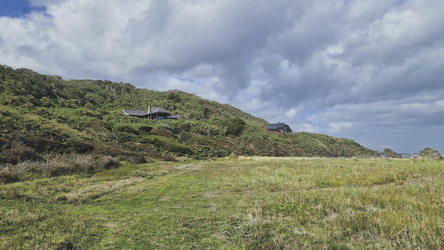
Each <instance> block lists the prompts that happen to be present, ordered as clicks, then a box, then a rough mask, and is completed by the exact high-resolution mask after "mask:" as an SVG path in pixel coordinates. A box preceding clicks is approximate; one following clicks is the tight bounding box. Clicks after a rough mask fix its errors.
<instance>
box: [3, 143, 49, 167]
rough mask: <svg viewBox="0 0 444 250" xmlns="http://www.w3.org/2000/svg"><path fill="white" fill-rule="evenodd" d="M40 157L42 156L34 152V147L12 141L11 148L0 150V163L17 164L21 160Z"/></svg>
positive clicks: (32, 159)
mask: <svg viewBox="0 0 444 250" xmlns="http://www.w3.org/2000/svg"><path fill="white" fill-rule="evenodd" d="M42 159H43V158H42V156H41V155H39V154H38V153H36V152H35V151H34V149H32V148H30V147H27V146H24V145H22V144H20V143H13V144H12V145H11V148H9V149H5V150H2V151H1V152H0V164H4V163H12V164H17V163H19V162H23V161H40V160H42Z"/></svg>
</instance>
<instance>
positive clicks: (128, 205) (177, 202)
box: [0, 157, 444, 249]
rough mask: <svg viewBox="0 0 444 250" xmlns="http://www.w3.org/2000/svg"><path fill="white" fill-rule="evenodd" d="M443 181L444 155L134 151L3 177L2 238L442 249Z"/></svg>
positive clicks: (7, 241)
mask: <svg viewBox="0 0 444 250" xmlns="http://www.w3.org/2000/svg"><path fill="white" fill-rule="evenodd" d="M83 160H84V161H89V160H91V159H83ZM77 161H81V159H77ZM443 192H444V162H443V161H424V160H401V159H399V160H383V159H344V158H341V159H325V158H323V159H320V158H265V157H262V158H258V157H255V158H239V159H237V160H219V161H193V162H170V163H160V162H158V163H150V164H128V163H126V164H124V165H123V166H121V167H120V168H117V169H110V170H106V171H102V172H99V173H95V174H75V175H71V176H60V177H52V178H38V179H33V180H29V181H23V182H17V183H12V184H6V185H2V186H1V188H0V248H2V249H23V248H25V249H29V248H33V249H40V248H57V249H64V248H75V249H90V248H93V249H97V248H118V249H121V248H130V249H132V248H139V249H171V248H174V249H179V248H185V249H191V248H195V249H243V248H245V249H258V248H260V249H352V248H355V249H380V248H382V249H442V248H443V247H444V209H443V206H444V198H443V196H442V194H443Z"/></svg>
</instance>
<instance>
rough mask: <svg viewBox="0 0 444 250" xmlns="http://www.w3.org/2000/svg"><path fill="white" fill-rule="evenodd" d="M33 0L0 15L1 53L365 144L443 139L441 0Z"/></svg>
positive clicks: (15, 62)
mask: <svg viewBox="0 0 444 250" xmlns="http://www.w3.org/2000/svg"><path fill="white" fill-rule="evenodd" d="M32 3H33V4H34V5H39V6H46V12H32V13H30V14H28V15H26V16H24V17H22V18H7V17H0V63H1V64H6V65H10V66H13V67H26V68H31V69H33V70H36V71H38V72H41V73H46V74H57V75H61V76H63V77H64V78H96V79H110V80H113V81H123V82H131V83H133V84H134V85H136V86H137V87H144V88H151V89H157V90H166V89H181V90H184V91H187V92H192V93H195V94H197V95H200V96H202V97H204V98H209V99H212V100H217V101H219V102H229V103H230V104H232V105H234V106H237V107H239V108H241V109H243V110H245V111H247V112H249V113H252V114H254V115H257V116H260V117H264V118H266V119H267V120H269V121H270V122H276V121H282V122H286V123H288V124H289V125H290V126H292V128H293V130H296V131H303V130H305V131H310V132H319V133H331V134H332V135H336V136H341V137H351V138H352V139H357V140H358V141H360V142H362V144H363V145H365V146H367V145H368V146H373V147H377V145H392V146H393V147H395V149H396V147H397V146H399V147H401V145H406V144H408V143H406V141H407V139H406V138H407V137H408V136H409V135H411V134H413V133H415V131H419V130H420V131H422V132H423V134H424V136H423V137H424V138H427V139H428V140H430V141H431V142H433V143H434V144H433V145H436V147H438V149H439V148H441V151H444V144H443V143H438V142H436V140H435V139H434V138H436V135H435V134H433V132H435V131H437V129H436V128H442V127H443V126H444V120H443V119H441V118H439V117H442V115H443V109H442V105H443V104H442V102H443V100H442V98H441V97H440V96H442V95H438V94H443V92H444V86H442V79H443V78H444V71H443V70H442V69H443V68H444V45H443V44H444V28H443V27H444V15H442V13H444V2H442V1H441V0H406V1H398V0H388V1H387V0H350V1H342V2H328V3H326V2H325V1H320V0H317V1H312V0H303V1H290V0H276V1H273V2H269V1H253V0H245V1H236V0H216V1H203V0H169V1H168V0H165V1H155V0H149V1H142V0H135V1H131V3H128V2H126V1H121V0H106V1H105V0H97V1H89V0H76V1H74V0H63V1H55V0H51V1H42V0H32ZM284 120H285V121H284ZM387 133H388V134H390V136H387V135H388V134H387ZM380 134H381V135H380ZM384 135H386V136H384ZM389 139H391V140H393V141H392V142H390V143H388V142H387V141H386V140H389ZM427 139H424V140H422V141H423V142H424V143H425V142H427ZM376 140H380V141H379V144H378V141H376ZM416 140H420V139H419V138H416ZM410 144H411V147H412V148H413V147H414V146H413V145H414V144H415V141H414V140H413V139H412V140H410ZM415 150H416V148H415Z"/></svg>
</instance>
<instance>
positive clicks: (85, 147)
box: [68, 140, 94, 154]
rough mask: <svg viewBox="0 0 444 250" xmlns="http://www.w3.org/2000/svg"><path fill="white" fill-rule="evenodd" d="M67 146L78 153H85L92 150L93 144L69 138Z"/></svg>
mask: <svg viewBox="0 0 444 250" xmlns="http://www.w3.org/2000/svg"><path fill="white" fill-rule="evenodd" d="M68 147H70V148H72V149H73V150H74V152H76V153H79V154H86V153H89V152H91V151H92V150H94V146H93V145H91V144H88V143H85V142H81V141H77V140H69V141H68Z"/></svg>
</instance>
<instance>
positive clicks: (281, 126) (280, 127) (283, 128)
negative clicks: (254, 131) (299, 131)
mask: <svg viewBox="0 0 444 250" xmlns="http://www.w3.org/2000/svg"><path fill="white" fill-rule="evenodd" d="M263 128H264V129H265V130H267V131H278V132H280V133H282V134H284V133H289V132H293V130H291V128H290V126H288V125H287V124H285V123H281V122H278V123H273V124H270V125H267V126H263Z"/></svg>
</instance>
